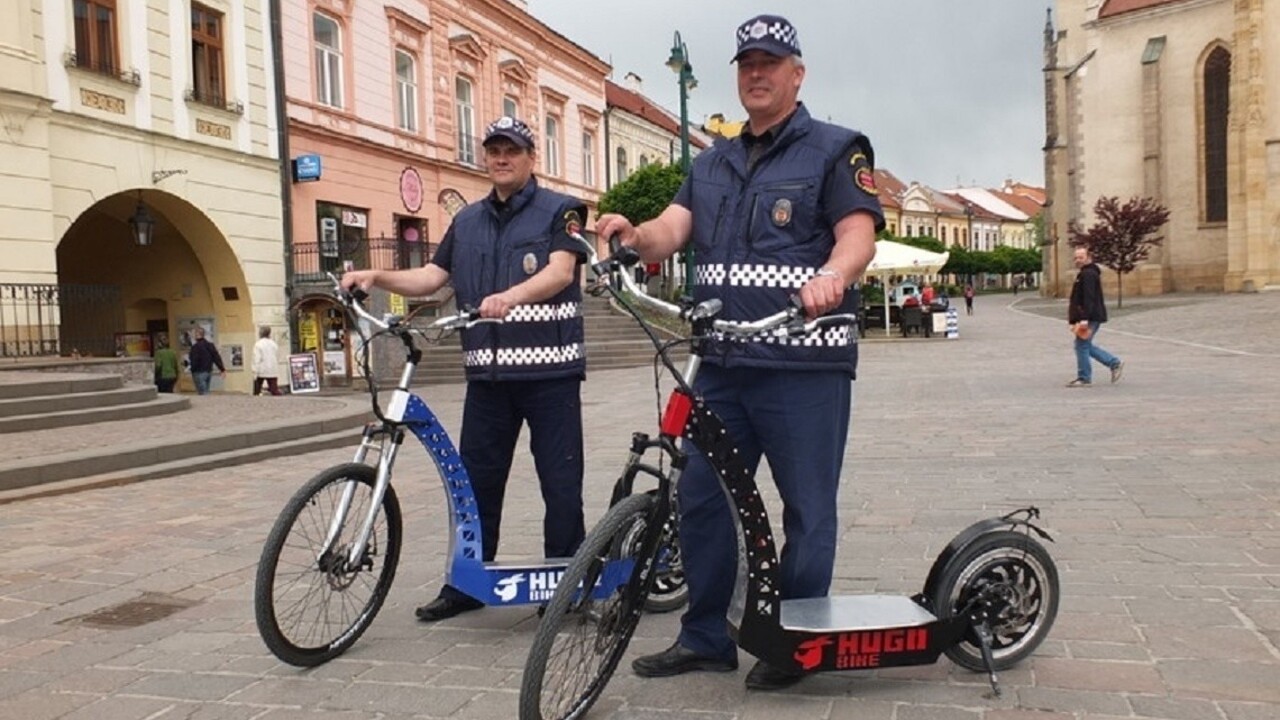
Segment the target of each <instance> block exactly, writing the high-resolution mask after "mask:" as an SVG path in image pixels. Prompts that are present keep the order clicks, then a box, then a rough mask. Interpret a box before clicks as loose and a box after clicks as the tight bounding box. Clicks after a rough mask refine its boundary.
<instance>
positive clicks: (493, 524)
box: [441, 378, 586, 597]
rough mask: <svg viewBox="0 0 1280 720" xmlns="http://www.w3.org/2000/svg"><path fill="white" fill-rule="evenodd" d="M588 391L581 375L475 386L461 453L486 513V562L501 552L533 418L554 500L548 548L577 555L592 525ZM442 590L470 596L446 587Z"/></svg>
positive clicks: (534, 445)
mask: <svg viewBox="0 0 1280 720" xmlns="http://www.w3.org/2000/svg"><path fill="white" fill-rule="evenodd" d="M581 391H582V380H581V379H579V378H564V379H555V380H528V381H501V382H491V381H484V380H473V381H470V382H468V383H467V399H466V403H465V405H464V406H463V410H462V440H461V449H460V451H461V453H462V463H463V465H464V466H465V467H466V469H467V475H468V476H469V477H470V478H471V487H472V490H473V491H474V492H475V496H476V506H477V509H478V510H479V512H480V525H481V533H482V535H481V541H482V547H483V553H484V560H485V561H486V562H487V561H490V560H493V559H494V557H495V555H496V554H497V552H498V539H499V537H500V535H499V528H500V526H501V525H502V503H503V498H504V497H505V495H506V491H507V480H508V478H509V476H510V474H511V460H512V458H513V457H514V455H515V448H516V441H517V440H518V439H519V437H520V428H521V426H522V425H524V424H525V423H528V425H529V450H530V452H531V453H532V454H533V463H534V467H535V469H536V470H537V473H538V483H539V485H540V486H541V489H542V500H543V503H544V504H545V505H546V513H545V515H544V516H543V520H542V533H543V552H544V554H545V555H546V556H547V557H570V556H572V555H573V553H574V552H576V551H577V549H578V546H579V545H581V544H582V538H583V537H584V536H585V535H586V530H585V527H584V524H583V519H582V474H583V457H582V453H583V451H582V398H581ZM526 554H527V553H526ZM441 595H452V596H455V597H456V596H461V595H462V594H461V593H459V592H457V591H456V590H455V589H454V588H451V587H449V586H445V588H443V589H442V590H441Z"/></svg>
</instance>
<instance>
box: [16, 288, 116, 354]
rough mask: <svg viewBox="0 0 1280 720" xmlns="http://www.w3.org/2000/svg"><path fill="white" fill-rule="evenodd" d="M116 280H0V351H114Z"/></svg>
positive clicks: (88, 352)
mask: <svg viewBox="0 0 1280 720" xmlns="http://www.w3.org/2000/svg"><path fill="white" fill-rule="evenodd" d="M123 327H124V306H123V305H122V304H121V302H120V288H119V287H118V286H116V285H51V284H13V283H4V284H0V357H5V358H22V357H51V356H56V355H73V354H78V355H86V356H101V357H111V356H113V355H115V352H116V347H115V333H116V332H117V331H118V330H120V329H121V328H123Z"/></svg>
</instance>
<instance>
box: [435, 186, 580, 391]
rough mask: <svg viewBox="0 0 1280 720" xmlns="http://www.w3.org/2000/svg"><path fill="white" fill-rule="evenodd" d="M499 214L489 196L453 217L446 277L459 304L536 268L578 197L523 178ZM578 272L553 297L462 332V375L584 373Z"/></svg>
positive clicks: (474, 302) (474, 303)
mask: <svg viewBox="0 0 1280 720" xmlns="http://www.w3.org/2000/svg"><path fill="white" fill-rule="evenodd" d="M507 204H508V206H509V207H508V209H507V211H506V212H505V213H503V212H501V211H500V210H499V208H498V207H497V206H496V205H495V204H494V196H493V195H492V194H490V196H489V197H487V198H485V199H484V200H481V201H480V202H476V203H472V204H471V205H468V206H467V207H465V208H463V210H462V211H461V212H459V213H458V216H457V217H456V218H455V219H454V221H453V228H452V232H453V235H454V238H453V241H454V248H453V259H452V270H451V272H450V279H451V280H452V281H453V289H454V292H455V294H456V296H457V303H458V307H460V308H461V307H473V308H478V307H480V302H481V301H482V300H484V299H485V298H486V297H488V296H489V295H492V294H493V293H496V292H502V291H503V290H506V289H507V288H509V287H511V286H512V285H517V284H519V283H521V282H524V281H525V280H527V279H529V278H530V277H532V276H533V275H534V274H536V273H538V272H540V271H541V270H542V269H543V268H545V267H546V266H547V262H548V258H549V257H550V255H551V248H552V231H553V229H554V228H555V227H557V226H558V227H563V225H564V216H565V214H566V213H568V212H570V211H576V212H577V213H578V217H579V219H580V220H585V217H583V215H582V213H583V212H584V210H583V206H582V203H580V202H579V201H577V200H574V199H573V198H571V197H569V196H567V195H561V194H560V193H557V192H552V191H551V190H545V189H542V188H539V187H538V186H537V182H536V181H534V180H532V179H530V181H529V183H528V184H527V185H525V187H524V188H523V189H522V190H520V192H518V193H516V194H515V195H512V196H511V197H510V198H508V200H507ZM579 279H580V278H579V276H578V273H577V272H575V273H574V280H573V282H571V283H569V286H568V287H566V288H565V289H563V290H561V291H560V292H559V293H558V294H556V295H555V296H554V297H552V298H549V299H547V300H544V301H542V302H538V303H531V304H528V305H517V306H516V307H514V308H512V309H511V312H510V313H509V314H508V315H507V318H506V320H505V321H504V322H502V323H482V324H479V325H476V326H475V327H472V328H470V329H468V330H464V331H463V333H462V350H463V363H464V365H465V366H466V373H467V379H468V380H543V379H549V378H568V377H578V378H582V377H585V376H586V367H587V361H586V348H585V346H584V344H583V330H582V288H581V286H580V282H579Z"/></svg>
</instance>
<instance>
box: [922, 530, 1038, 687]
mask: <svg viewBox="0 0 1280 720" xmlns="http://www.w3.org/2000/svg"><path fill="white" fill-rule="evenodd" d="M1058 597H1059V587H1058V568H1057V566H1055V565H1054V563H1053V558H1051V557H1049V552H1048V551H1047V550H1045V549H1044V546H1043V545H1041V544H1040V543H1039V542H1038V541H1037V540H1036V539H1035V538H1033V537H1030V536H1028V535H1025V534H1022V533H1017V532H1013V531H1009V530H1002V531H999V532H994V533H990V534H987V535H983V536H982V537H979V538H978V539H977V540H975V541H973V542H972V543H971V544H970V545H969V546H968V547H966V548H964V549H963V550H962V551H961V552H960V553H958V554H957V555H956V556H955V557H954V558H952V559H951V561H950V562H948V563H947V565H946V567H945V568H944V569H943V572H942V576H941V579H940V581H939V583H938V587H937V590H936V592H935V594H934V597H933V598H931V600H932V601H933V604H934V607H935V608H937V612H938V616H939V617H940V618H950V617H955V616H957V615H961V614H969V615H975V614H981V613H985V617H986V622H987V623H988V626H989V627H990V629H991V635H992V638H991V654H992V659H993V661H994V665H995V667H994V668H993V669H995V670H1004V669H1007V668H1010V667H1012V666H1014V665H1016V664H1017V663H1018V662H1020V661H1021V660H1023V659H1024V658H1026V657H1027V656H1028V655H1030V654H1031V653H1033V652H1035V649H1036V648H1037V647H1039V646H1040V643H1042V642H1044V639H1045V637H1046V636H1047V635H1048V634H1049V629H1050V628H1051V627H1053V621H1054V619H1055V618H1057V616H1058ZM946 655H947V657H949V658H951V660H952V662H954V663H955V664H957V665H959V666H961V667H963V668H967V669H969V670H973V671H975V672H984V671H986V670H987V666H986V663H985V662H984V661H983V659H982V643H981V640H979V638H978V634H977V632H976V630H973V629H970V630H969V631H968V632H966V633H965V635H964V637H963V638H961V640H960V642H959V643H958V644H956V645H954V646H953V647H951V648H949V649H947V650H946Z"/></svg>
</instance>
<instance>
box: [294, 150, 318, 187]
mask: <svg viewBox="0 0 1280 720" xmlns="http://www.w3.org/2000/svg"><path fill="white" fill-rule="evenodd" d="M319 179H320V156H319V155H299V156H298V157H296V158H294V159H293V181H294V182H314V181H316V180H319Z"/></svg>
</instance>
